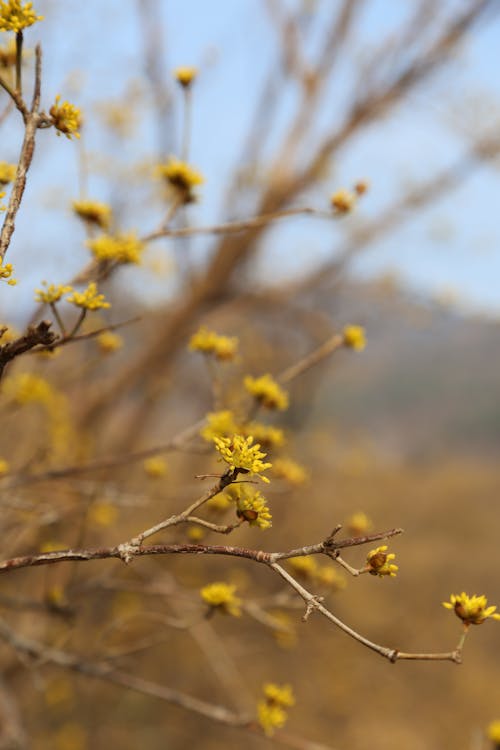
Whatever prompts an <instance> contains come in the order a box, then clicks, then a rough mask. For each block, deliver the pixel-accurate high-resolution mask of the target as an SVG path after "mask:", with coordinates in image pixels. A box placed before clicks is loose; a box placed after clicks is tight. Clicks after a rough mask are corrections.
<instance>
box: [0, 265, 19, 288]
mask: <svg viewBox="0 0 500 750" xmlns="http://www.w3.org/2000/svg"><path fill="white" fill-rule="evenodd" d="M13 273H14V266H13V265H12V263H6V264H5V265H4V266H3V265H2V264H1V263H0V279H8V282H7V284H8V285H9V286H15V285H16V284H17V279H13V278H12V274H13Z"/></svg>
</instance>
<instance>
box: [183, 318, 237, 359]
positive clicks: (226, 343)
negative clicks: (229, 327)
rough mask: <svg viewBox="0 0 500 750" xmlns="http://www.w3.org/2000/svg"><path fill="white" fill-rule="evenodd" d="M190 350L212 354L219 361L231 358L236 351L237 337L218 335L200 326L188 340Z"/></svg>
mask: <svg viewBox="0 0 500 750" xmlns="http://www.w3.org/2000/svg"><path fill="white" fill-rule="evenodd" d="M189 348H190V349H191V351H196V352H202V353H203V354H213V355H214V357H215V358H216V359H218V360H220V361H230V360H233V359H234V358H235V356H236V353H237V351H238V339H237V338H236V337H230V336H219V334H218V333H215V332H214V331H209V330H208V328H205V326H202V327H201V328H200V330H199V331H197V332H196V333H195V334H194V335H193V336H191V340H190V342H189Z"/></svg>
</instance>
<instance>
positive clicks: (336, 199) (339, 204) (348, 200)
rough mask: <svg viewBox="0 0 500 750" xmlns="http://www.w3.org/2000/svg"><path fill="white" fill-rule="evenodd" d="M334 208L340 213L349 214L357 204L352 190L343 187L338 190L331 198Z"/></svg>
mask: <svg viewBox="0 0 500 750" xmlns="http://www.w3.org/2000/svg"><path fill="white" fill-rule="evenodd" d="M330 203H331V205H332V208H333V209H334V211H336V213H338V214H348V213H349V212H350V211H352V209H353V208H354V206H355V204H356V196H355V195H354V193H351V191H350V190H345V188H341V189H340V190H337V191H336V192H335V193H333V195H332V196H331V198H330Z"/></svg>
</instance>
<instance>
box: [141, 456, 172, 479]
mask: <svg viewBox="0 0 500 750" xmlns="http://www.w3.org/2000/svg"><path fill="white" fill-rule="evenodd" d="M143 467H144V471H145V472H146V474H147V475H148V476H149V477H151V478H152V479H160V478H161V477H164V476H166V474H167V462H166V461H165V459H164V458H162V457H161V456H152V457H151V458H147V459H146V460H145V461H144V463H143Z"/></svg>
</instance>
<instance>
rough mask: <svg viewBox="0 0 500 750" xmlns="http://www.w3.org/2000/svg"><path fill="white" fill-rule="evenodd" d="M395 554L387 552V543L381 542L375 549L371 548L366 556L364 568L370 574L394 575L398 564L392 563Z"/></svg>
mask: <svg viewBox="0 0 500 750" xmlns="http://www.w3.org/2000/svg"><path fill="white" fill-rule="evenodd" d="M395 559H396V555H395V554H394V553H393V552H391V553H388V552H387V544H383V545H382V546H381V547H377V549H373V550H371V552H369V553H368V555H367V556H366V570H367V571H368V573H370V574H371V575H372V576H380V577H382V576H391V577H394V576H395V575H396V573H397V571H398V566H397V565H394V564H393V563H392V560H395Z"/></svg>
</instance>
